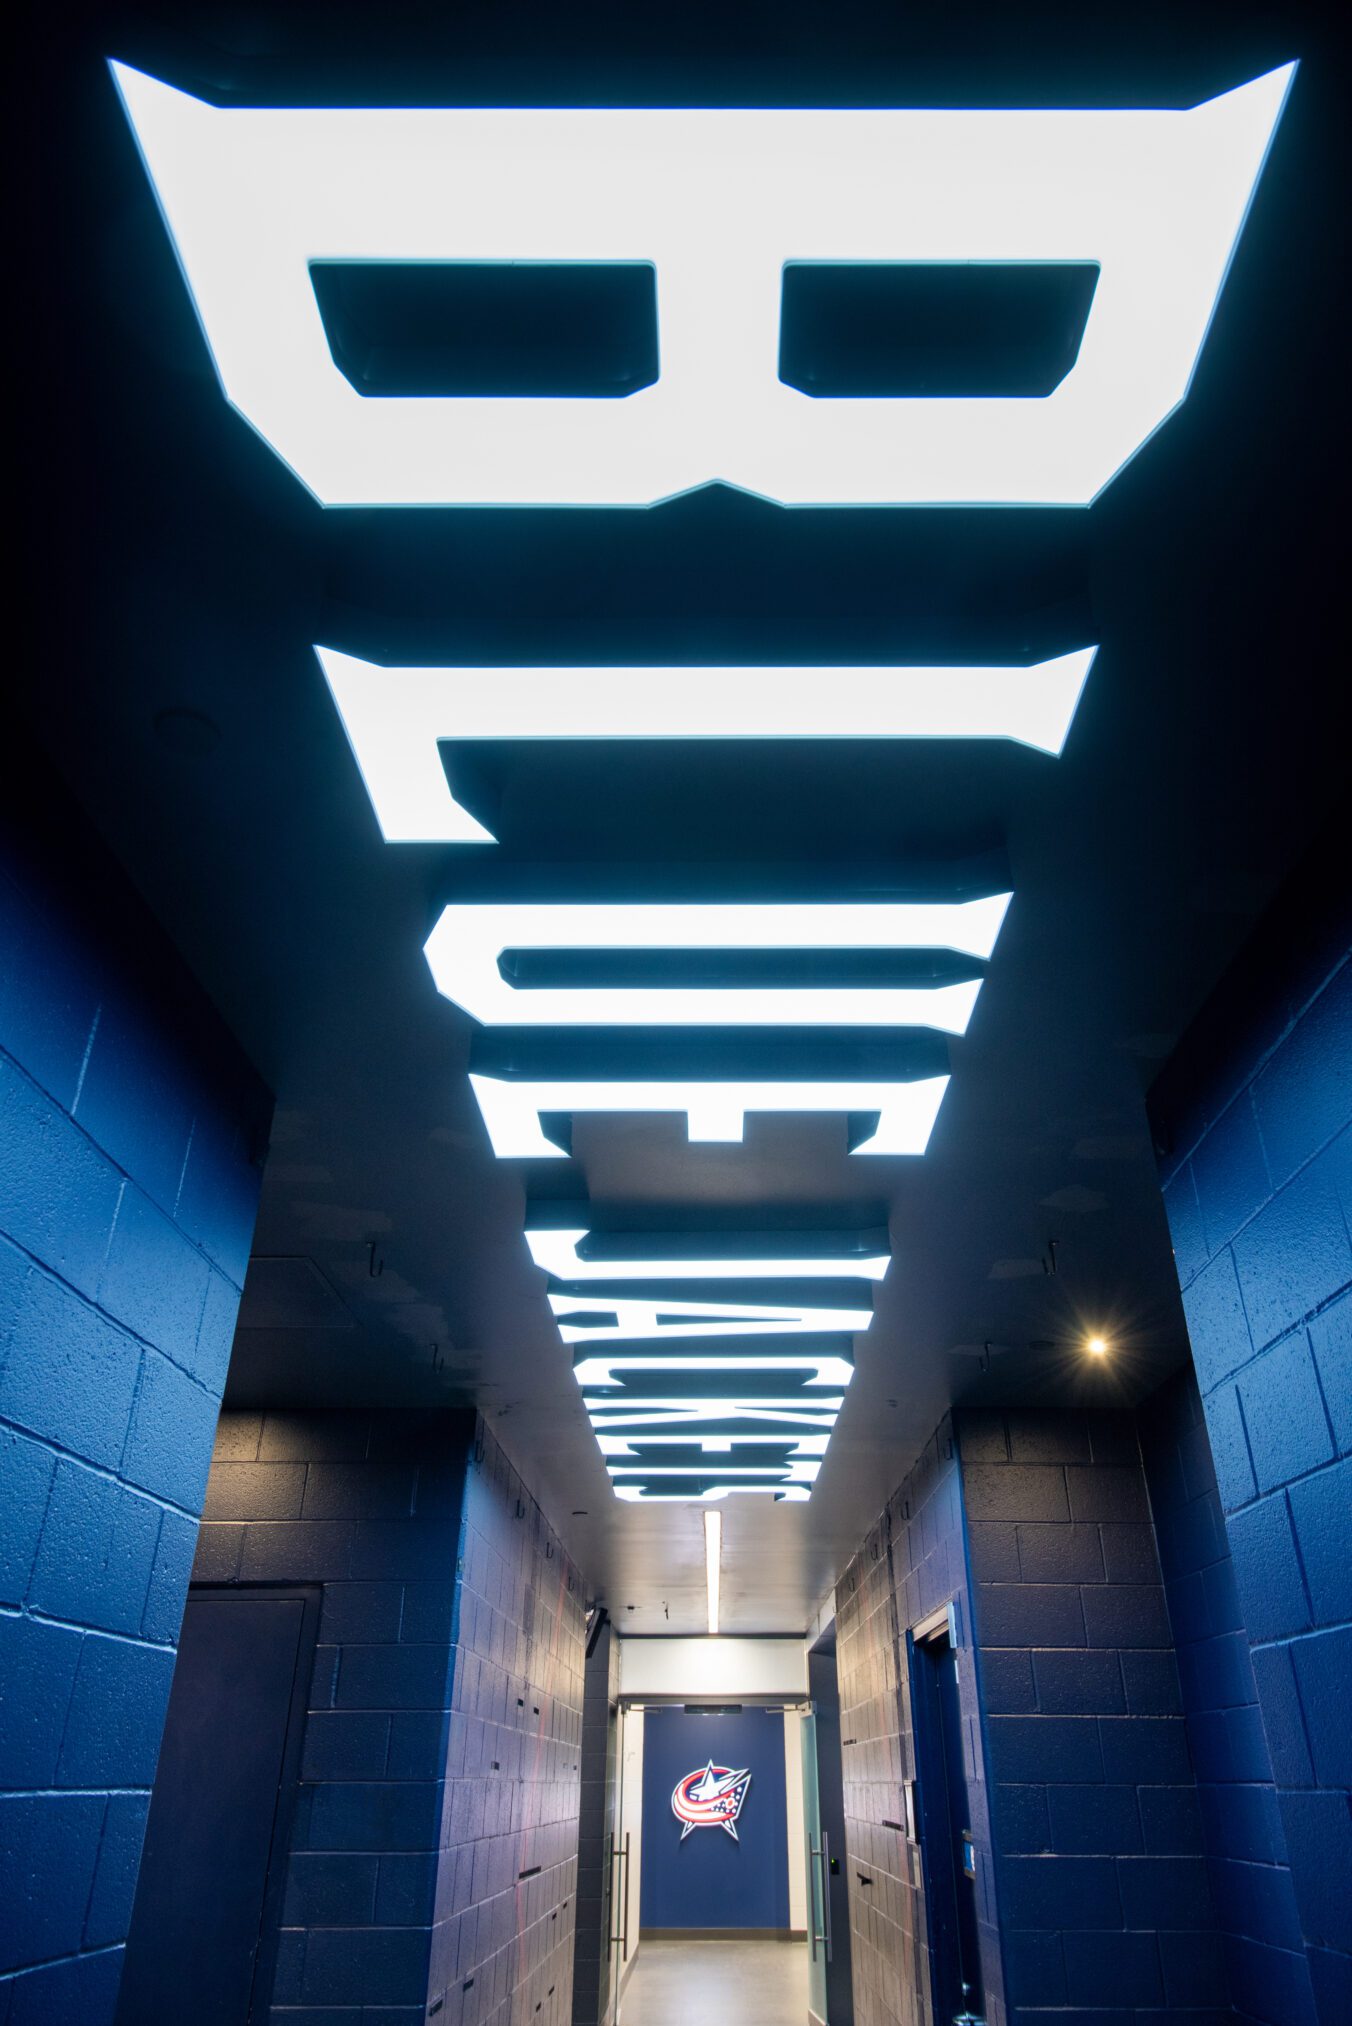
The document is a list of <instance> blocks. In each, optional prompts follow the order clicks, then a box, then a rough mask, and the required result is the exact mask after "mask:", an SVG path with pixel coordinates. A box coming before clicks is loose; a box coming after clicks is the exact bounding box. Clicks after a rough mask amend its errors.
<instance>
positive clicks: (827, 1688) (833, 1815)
mask: <svg viewBox="0 0 1352 2026" xmlns="http://www.w3.org/2000/svg"><path fill="white" fill-rule="evenodd" d="M807 1686H808V1694H809V1695H810V1696H811V1698H812V1708H813V1714H814V1716H815V1718H816V1728H817V1801H818V1809H819V1812H820V1818H821V1826H822V1830H823V1832H824V1833H823V1839H822V1852H823V1854H822V1858H821V1860H820V1867H821V1872H822V1874H824V1878H825V1890H826V1894H827V1897H828V1902H829V1910H830V1918H829V1920H828V1921H827V1923H826V1932H827V1933H828V1934H829V1935H830V1937H831V1946H830V1948H829V1949H828V1950H827V1951H826V2019H827V2022H828V2026H854V1980H853V1976H852V1973H851V1969H850V1882H849V1877H848V1875H847V1872H846V1866H845V1775H844V1761H843V1759H842V1757H841V1750H840V1683H839V1679H838V1677H837V1674H836V1634H835V1627H834V1625H833V1626H832V1628H831V1630H830V1631H829V1632H827V1633H825V1634H824V1635H823V1637H822V1638H821V1639H819V1640H818V1642H817V1644H816V1645H815V1646H814V1647H813V1648H812V1651H811V1652H810V1653H809V1654H808V1657H807Z"/></svg>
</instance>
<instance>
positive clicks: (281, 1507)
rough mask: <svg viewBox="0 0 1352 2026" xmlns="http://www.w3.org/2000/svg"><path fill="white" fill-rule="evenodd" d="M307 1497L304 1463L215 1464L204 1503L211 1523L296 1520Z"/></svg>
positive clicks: (206, 1516)
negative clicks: (304, 1498) (221, 1521)
mask: <svg viewBox="0 0 1352 2026" xmlns="http://www.w3.org/2000/svg"><path fill="white" fill-rule="evenodd" d="M304 1495H305V1465H304V1464H303V1463H223V1462H221V1461H220V1460H219V1459H218V1460H216V1461H213V1463H212V1466H211V1474H210V1476H209V1477H208V1479H207V1488H206V1496H205V1498H204V1499H203V1501H202V1517H203V1519H208V1520H294V1519H299V1518H300V1510H301V1500H302V1499H303V1497H304Z"/></svg>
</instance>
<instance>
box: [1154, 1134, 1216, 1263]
mask: <svg viewBox="0 0 1352 2026" xmlns="http://www.w3.org/2000/svg"><path fill="white" fill-rule="evenodd" d="M1164 1209H1165V1214H1166V1216H1167V1217H1168V1219H1169V1236H1170V1239H1171V1240H1172V1242H1173V1248H1174V1265H1175V1266H1176V1267H1177V1269H1178V1279H1179V1284H1180V1286H1182V1287H1187V1286H1188V1284H1189V1282H1190V1281H1192V1280H1194V1279H1196V1277H1197V1275H1198V1274H1199V1273H1200V1272H1201V1271H1202V1269H1203V1267H1204V1266H1205V1265H1206V1263H1207V1261H1208V1259H1209V1258H1210V1256H1211V1255H1210V1253H1209V1252H1208V1251H1207V1245H1206V1235H1205V1233H1204V1231H1203V1229H1202V1212H1201V1208H1200V1206H1199V1204H1198V1201H1197V1190H1196V1187H1195V1185H1194V1183H1193V1179H1192V1163H1191V1162H1187V1163H1186V1164H1185V1165H1184V1166H1183V1167H1182V1168H1180V1169H1179V1171H1178V1173H1177V1174H1176V1175H1175V1176H1174V1177H1173V1179H1172V1180H1171V1181H1170V1182H1168V1183H1167V1184H1166V1186H1165V1190H1164Z"/></svg>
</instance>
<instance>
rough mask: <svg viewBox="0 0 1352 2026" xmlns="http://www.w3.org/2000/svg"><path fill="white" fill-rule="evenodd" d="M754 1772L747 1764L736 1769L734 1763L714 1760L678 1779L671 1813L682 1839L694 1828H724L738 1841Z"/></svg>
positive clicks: (734, 1840) (683, 1840)
mask: <svg viewBox="0 0 1352 2026" xmlns="http://www.w3.org/2000/svg"><path fill="white" fill-rule="evenodd" d="M750 1785H751V1775H750V1773H749V1772H748V1771H747V1770H746V1768H745V1766H743V1767H741V1768H740V1770H734V1769H733V1768H732V1767H731V1766H716V1765H715V1764H714V1762H713V1760H712V1759H710V1761H709V1763H708V1765H707V1766H705V1767H703V1769H702V1770H700V1771H698V1772H694V1773H687V1774H686V1776H685V1778H684V1779H683V1780H678V1781H677V1782H676V1786H675V1788H674V1789H673V1792H672V1796H671V1812H672V1814H673V1815H674V1816H675V1817H676V1820H677V1821H678V1822H679V1823H680V1825H681V1841H682V1843H684V1842H685V1839H686V1837H687V1836H688V1835H689V1834H690V1832H691V1830H692V1829H724V1830H726V1831H727V1833H728V1835H729V1836H731V1838H732V1840H733V1842H734V1843H736V1842H738V1841H739V1840H740V1839H739V1838H738V1835H737V1817H738V1816H739V1815H740V1814H741V1812H742V1806H743V1804H744V1802H745V1800H746V1796H747V1790H748V1788H749V1787H750Z"/></svg>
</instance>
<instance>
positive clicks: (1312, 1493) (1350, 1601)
mask: <svg viewBox="0 0 1352 2026" xmlns="http://www.w3.org/2000/svg"><path fill="white" fill-rule="evenodd" d="M1287 1496H1288V1499H1289V1502H1290V1506H1291V1518H1292V1520H1293V1522H1294V1524H1295V1531H1296V1540H1297V1543H1298V1544H1299V1547H1300V1559H1301V1562H1302V1563H1303V1565H1304V1568H1305V1587H1306V1589H1307V1591H1308V1592H1309V1597H1310V1605H1311V1608H1312V1610H1313V1613H1314V1619H1315V1623H1316V1624H1317V1625H1337V1624H1339V1623H1346V1622H1347V1621H1348V1620H1349V1619H1352V1458H1347V1459H1345V1460H1344V1461H1343V1462H1341V1463H1335V1464H1333V1465H1331V1466H1330V1467H1329V1468H1328V1469H1327V1470H1321V1471H1320V1472H1319V1473H1318V1475H1317V1476H1315V1477H1308V1478H1306V1479H1305V1481H1304V1483H1303V1484H1293V1485H1292V1486H1291V1489H1290V1491H1289V1493H1288V1494H1287Z"/></svg>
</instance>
